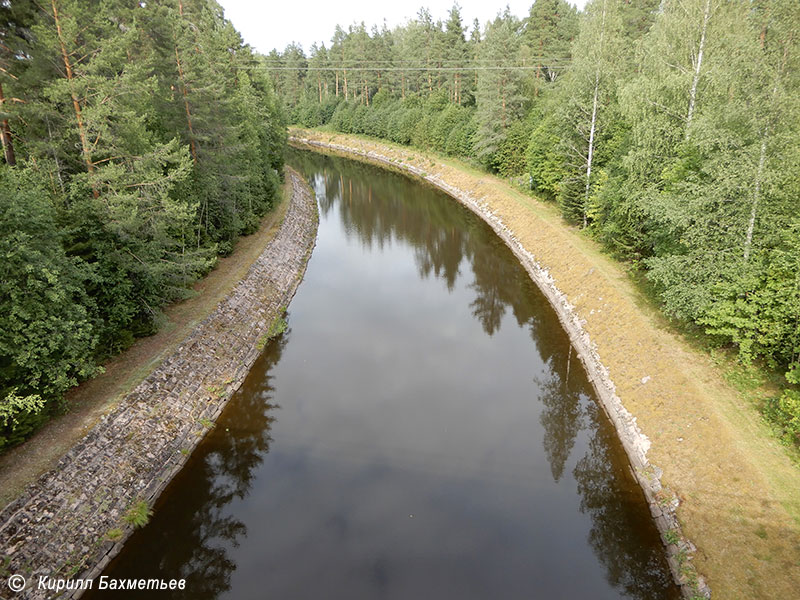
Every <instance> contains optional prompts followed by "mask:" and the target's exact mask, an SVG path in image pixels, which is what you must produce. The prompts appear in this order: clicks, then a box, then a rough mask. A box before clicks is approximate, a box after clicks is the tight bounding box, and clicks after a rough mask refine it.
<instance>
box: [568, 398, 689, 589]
mask: <svg viewBox="0 0 800 600" xmlns="http://www.w3.org/2000/svg"><path fill="white" fill-rule="evenodd" d="M586 413H587V417H588V420H589V426H588V430H589V431H591V432H592V436H591V439H590V441H589V447H588V450H587V452H586V454H585V455H584V456H583V458H581V459H580V460H579V461H578V463H577V465H576V466H575V469H574V470H573V475H574V477H575V480H576V481H577V482H578V493H579V494H580V496H581V511H582V512H584V513H588V514H589V516H590V517H591V519H592V529H591V531H590V533H589V543H590V544H591V545H592V548H593V550H594V552H595V554H596V555H597V557H598V559H599V560H600V561H602V563H603V564H604V565H605V567H606V570H607V572H608V580H609V582H610V583H611V584H612V585H614V586H615V587H617V588H619V589H621V590H623V591H624V593H625V595H626V596H628V597H630V598H635V599H637V600H655V599H659V598H664V599H666V598H678V597H679V595H678V592H677V589H676V588H675V586H674V584H673V583H672V578H671V576H670V574H669V571H668V569H667V566H666V559H665V556H664V550H663V548H662V546H661V544H660V542H659V540H658V535H657V533H655V527H654V526H653V523H652V521H651V519H650V513H649V511H648V509H647V508H646V504H645V503H644V499H643V494H642V491H641V489H640V488H639V487H638V485H637V484H636V482H635V481H634V480H633V476H632V475H630V474H629V473H628V471H627V459H626V458H625V457H624V454H623V451H622V449H621V448H619V443H618V441H617V440H616V439H615V433H614V430H613V428H612V426H611V425H610V424H609V423H608V421H607V419H606V418H605V415H604V414H602V409H601V408H600V407H599V406H598V404H597V403H596V402H590V403H587V404H586Z"/></svg>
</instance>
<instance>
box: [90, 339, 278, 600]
mask: <svg viewBox="0 0 800 600" xmlns="http://www.w3.org/2000/svg"><path fill="white" fill-rule="evenodd" d="M288 336H289V332H286V333H284V334H283V335H282V336H280V337H279V338H277V339H275V340H273V341H272V342H271V343H270V345H269V346H268V348H267V350H266V351H265V352H264V354H263V355H262V356H261V358H259V359H258V361H257V362H256V364H255V365H254V367H253V370H252V373H253V374H255V376H251V377H248V379H247V381H246V382H245V384H244V386H243V387H242V389H241V390H240V391H239V392H237V393H236V394H235V395H234V397H233V399H232V400H231V403H230V404H229V405H228V407H227V408H226V410H225V411H224V412H223V414H222V416H221V417H220V419H219V420H218V421H217V424H216V426H215V428H214V429H213V430H212V431H211V432H210V433H209V435H208V437H207V438H206V439H205V440H204V441H203V442H202V444H201V445H200V446H199V447H198V448H197V449H196V450H195V452H194V453H193V454H192V457H191V459H190V463H191V467H189V468H186V469H184V470H183V471H181V473H179V474H178V476H177V477H176V478H175V480H174V481H173V482H172V483H171V484H170V486H169V487H168V488H167V490H166V492H165V494H164V496H163V497H162V500H161V501H160V502H159V503H158V506H157V510H156V511H155V514H154V516H153V518H152V520H151V521H150V523H149V524H148V525H147V526H146V527H145V528H144V529H142V530H140V531H138V532H137V533H136V534H135V535H134V537H133V538H132V539H131V541H130V542H129V543H128V544H127V545H126V546H125V548H124V549H123V552H122V554H121V555H120V556H119V558H118V559H117V560H115V561H114V562H113V563H112V564H111V566H110V568H109V569H107V570H106V572H105V573H104V574H105V575H109V576H110V577H129V578H141V577H145V578H151V577H162V578H165V579H173V578H176V579H180V578H185V579H186V580H187V581H186V589H185V590H182V591H181V590H173V591H170V592H159V595H161V596H163V597H164V598H172V599H181V598H187V599H188V598H192V599H195V598H203V599H211V598H216V597H217V596H219V595H220V594H221V593H223V592H225V591H227V590H228V589H230V578H231V574H232V573H233V571H234V570H235V569H236V563H235V562H234V561H233V560H231V558H230V557H229V556H228V552H227V550H228V548H231V547H236V546H238V545H239V542H240V540H241V539H242V538H243V537H246V535H247V529H246V527H245V525H244V523H242V522H241V521H240V520H239V519H237V518H236V517H234V516H232V515H231V514H229V506H228V505H229V504H230V503H231V502H232V501H233V500H234V499H235V498H244V497H245V496H246V495H247V494H248V493H249V491H250V488H251V484H252V481H253V477H254V472H255V470H256V468H257V467H258V466H259V465H260V464H261V463H262V461H263V460H264V456H265V455H266V454H267V453H268V452H269V445H270V442H271V441H272V438H271V437H270V427H271V425H272V423H273V421H274V420H275V416H274V411H275V409H276V408H277V406H276V405H275V404H272V403H271V399H272V397H273V392H274V389H273V386H272V377H271V376H270V375H268V373H269V371H270V370H271V368H272V367H273V366H274V365H275V364H277V362H278V361H279V359H280V356H281V352H282V350H283V348H284V347H285V345H286V343H287V340H288ZM94 594H95V593H92V594H89V595H87V596H84V597H85V598H93V597H95V596H94ZM97 595H98V596H99V595H101V593H100V592H97ZM151 595H152V594H151V593H149V592H146V591H127V592H126V597H131V598H149V597H150V596H151Z"/></svg>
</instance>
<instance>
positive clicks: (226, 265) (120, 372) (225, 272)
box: [0, 178, 291, 507]
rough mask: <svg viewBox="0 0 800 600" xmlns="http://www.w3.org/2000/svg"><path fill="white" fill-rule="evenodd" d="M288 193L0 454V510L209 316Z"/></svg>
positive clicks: (266, 234) (271, 228)
mask: <svg viewBox="0 0 800 600" xmlns="http://www.w3.org/2000/svg"><path fill="white" fill-rule="evenodd" d="M290 193H291V185H290V184H289V180H288V178H287V180H286V183H285V184H284V186H283V188H282V190H281V193H280V196H279V198H278V200H279V203H278V205H277V206H276V207H275V208H274V209H273V210H272V211H270V212H269V213H267V215H266V216H265V217H264V218H263V219H262V221H261V226H260V227H259V229H258V231H257V232H255V233H254V234H252V235H249V236H246V237H242V238H241V239H239V241H238V242H237V244H236V247H235V249H234V251H233V252H232V253H231V254H230V255H229V256H226V257H223V258H220V259H219V261H218V264H217V266H216V267H215V268H214V270H212V271H211V272H210V273H209V274H208V275H206V276H205V277H204V278H203V279H201V280H199V281H198V282H197V283H195V285H194V286H193V288H192V289H193V290H194V292H195V293H194V295H193V296H192V297H191V298H188V299H187V300H183V301H181V302H177V303H175V304H172V305H171V306H168V307H167V308H166V309H165V310H164V317H165V318H164V324H163V326H162V327H161V328H160V329H159V331H158V332H157V333H156V334H155V335H152V336H150V337H146V338H141V339H138V340H136V342H135V343H134V344H133V345H132V346H131V347H130V348H128V349H127V350H126V351H124V352H122V353H121V354H118V355H117V356H115V357H114V358H112V359H111V360H109V361H108V362H107V363H105V364H104V365H103V368H104V369H105V372H104V373H102V374H100V375H98V376H97V377H95V378H94V379H90V380H88V381H85V382H83V383H82V384H81V385H79V386H77V387H76V388H73V389H72V390H70V392H68V394H67V398H66V399H67V403H68V405H69V407H70V409H69V411H68V412H67V413H66V414H63V415H60V416H58V417H56V418H54V419H52V420H51V421H50V422H49V423H47V424H46V425H45V426H44V427H43V428H42V429H41V430H39V431H38V432H37V433H36V434H35V435H34V436H33V437H32V438H31V439H29V440H28V441H26V442H25V443H23V444H21V445H19V446H16V447H14V448H11V449H9V450H7V451H6V452H4V453H3V454H0V507H2V506H5V505H6V504H7V503H8V502H10V501H11V500H13V499H14V498H16V497H17V496H18V495H19V494H20V493H21V492H22V491H23V490H24V488H25V487H26V486H27V485H28V484H29V483H31V482H33V481H35V480H36V479H37V478H38V477H39V476H40V475H41V474H43V473H45V472H46V471H48V470H50V469H52V468H53V467H54V466H55V465H56V464H57V463H58V460H59V459H60V458H61V456H63V455H64V454H65V453H66V452H67V450H68V449H69V448H70V447H72V446H73V445H74V444H75V443H77V442H78V441H79V440H80V439H81V438H82V437H83V436H84V435H85V434H86V433H87V432H88V431H89V430H90V429H91V428H92V427H93V426H94V425H95V424H96V423H97V422H98V421H99V420H100V419H101V418H102V417H103V415H105V414H108V413H109V412H110V411H111V410H112V409H113V408H114V407H115V406H116V404H117V402H118V401H119V400H120V399H121V398H122V397H123V396H124V395H125V394H126V393H127V392H129V391H130V390H132V389H133V388H134V387H136V386H137V385H138V384H139V382H140V381H142V380H143V379H144V378H145V377H147V375H148V374H149V373H150V372H151V371H152V370H153V369H155V368H156V367H157V366H158V365H159V364H160V363H161V361H162V360H163V359H164V358H166V357H167V356H169V354H170V353H171V352H172V351H173V350H174V349H175V348H176V347H177V346H178V345H179V344H180V343H181V342H182V341H183V340H184V339H185V338H186V337H187V336H188V335H189V333H190V332H191V331H192V329H193V328H194V327H195V325H197V323H199V322H200V321H202V320H203V319H205V318H206V317H207V316H208V315H209V314H211V312H212V311H213V310H214V308H215V307H216V306H217V304H219V302H220V301H221V300H222V299H223V298H225V297H226V296H227V295H228V293H230V291H231V290H232V289H233V287H234V286H235V285H236V284H237V283H238V282H239V281H240V280H241V279H242V278H243V277H244V276H245V275H246V274H247V271H248V270H249V269H250V266H251V265H252V264H253V262H254V261H255V260H256V258H258V256H259V255H260V254H261V251H262V250H263V249H264V247H265V246H266V245H267V243H268V242H269V241H270V240H271V239H272V238H273V237H274V236H275V234H276V233H277V231H278V228H279V227H280V224H281V222H282V221H283V218H284V216H285V214H286V209H287V207H288V205H289V203H288V202H286V199H287V198H288V194H290Z"/></svg>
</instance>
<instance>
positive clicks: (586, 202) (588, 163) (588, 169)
mask: <svg viewBox="0 0 800 600" xmlns="http://www.w3.org/2000/svg"><path fill="white" fill-rule="evenodd" d="M599 91H600V73H598V72H596V73H595V76H594V99H593V100H592V124H591V127H590V128H589V153H588V155H587V157H586V190H585V192H584V198H583V227H584V229H585V228H586V225H587V218H586V210H587V208H588V206H589V187H590V185H591V181H592V159H593V158H594V133H595V130H596V129H597V95H598V92H599Z"/></svg>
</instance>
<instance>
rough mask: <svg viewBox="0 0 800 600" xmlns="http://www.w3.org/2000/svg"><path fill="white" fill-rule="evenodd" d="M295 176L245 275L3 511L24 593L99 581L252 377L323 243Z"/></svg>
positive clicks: (1, 545) (10, 555)
mask: <svg viewBox="0 0 800 600" xmlns="http://www.w3.org/2000/svg"><path fill="white" fill-rule="evenodd" d="M287 177H289V178H290V181H291V189H292V193H291V198H290V199H289V200H288V201H289V202H290V204H289V207H288V210H287V213H286V216H285V218H284V220H283V222H282V224H281V226H280V229H279V230H278V233H277V234H276V236H275V237H274V238H273V239H272V240H271V241H270V242H269V243H268V244H267V246H266V247H265V248H264V250H263V252H262V253H261V254H260V256H259V257H258V259H257V260H256V261H255V262H254V263H253V265H252V266H251V268H250V270H249V271H248V273H247V275H246V276H245V277H244V279H242V280H241V281H240V282H239V283H238V284H237V285H236V287H235V288H234V289H233V291H231V293H230V294H229V295H228V296H227V297H226V298H225V299H224V300H223V301H222V302H221V303H220V304H219V305H218V306H217V308H216V309H215V310H214V311H213V312H212V313H211V315H209V317H208V318H206V319H205V320H204V321H202V322H201V323H200V324H199V325H198V326H197V327H196V328H195V330H194V331H193V332H192V333H191V335H189V337H188V338H187V339H186V340H185V341H184V342H183V343H182V344H181V345H180V346H179V347H178V348H177V349H176V350H175V352H174V353H173V354H172V355H171V356H169V357H168V358H167V359H165V360H164V361H163V363H162V364H161V365H160V366H159V367H157V368H156V369H155V370H154V371H153V372H152V373H151V374H150V375H149V376H148V377H147V378H146V379H145V380H144V381H142V383H141V384H139V385H138V386H137V387H136V388H135V389H134V390H133V391H131V392H130V393H129V394H128V395H127V396H126V397H125V398H124V399H122V400H121V401H120V403H119V405H118V406H117V408H116V409H114V411H113V412H111V413H110V414H109V415H108V416H107V417H105V418H104V419H103V420H102V421H101V422H100V423H99V424H98V425H97V426H96V427H94V429H92V430H91V431H90V432H89V434H87V435H86V437H85V438H84V439H83V440H81V442H80V443H78V444H77V445H76V446H75V447H73V448H72V449H71V450H70V451H69V452H68V453H67V454H66V455H65V456H64V457H63V458H62V459H61V460H60V461H59V463H58V466H57V467H56V468H55V469H53V470H52V471H50V472H48V473H46V474H45V475H43V476H42V477H41V478H40V479H39V481H37V482H36V483H34V484H32V485H31V486H29V487H28V489H27V490H26V491H25V493H23V494H22V496H20V497H19V498H18V499H17V500H15V501H14V502H12V503H11V504H9V505H8V506H6V508H5V509H4V510H3V511H2V512H1V513H0V552H2V557H3V559H2V562H1V563H0V566H2V567H3V571H4V573H3V579H5V577H7V576H10V575H11V574H19V575H22V576H24V577H25V578H26V579H27V587H26V588H25V590H23V591H22V592H20V593H18V594H14V597H19V598H26V599H28V598H30V599H39V598H47V597H48V596H49V594H48V593H47V592H46V591H39V590H36V589H35V587H36V586H35V584H36V582H37V581H38V577H39V576H47V577H52V578H61V577H64V578H66V577H76V578H93V577H96V576H98V575H99V574H100V573H101V572H102V570H103V569H104V568H105V566H106V565H107V564H108V562H109V561H110V560H111V558H112V557H113V556H115V555H116V554H117V553H118V552H119V550H120V548H121V547H122V544H123V543H124V541H125V540H126V539H127V537H128V536H129V535H130V533H131V531H132V527H131V525H130V524H128V521H129V520H131V519H130V518H129V519H127V520H126V516H128V515H131V516H132V513H131V511H134V512H135V511H136V508H137V507H138V508H139V509H140V511H141V509H142V508H144V506H145V504H143V503H146V506H148V507H149V506H152V504H153V502H154V501H155V499H156V498H157V497H158V495H159V494H160V493H161V492H162V491H163V489H164V488H165V487H166V485H167V483H168V482H169V481H170V480H171V479H172V478H173V477H174V476H175V474H176V473H177V472H178V471H179V470H180V469H181V467H182V466H183V464H184V463H185V462H186V460H187V459H188V457H189V455H190V454H191V451H192V450H193V449H194V448H195V447H196V446H197V444H199V443H200V441H201V440H202V438H203V436H204V435H205V433H206V431H208V429H209V427H211V426H213V422H214V421H215V420H216V418H217V417H218V416H219V414H220V413H221V411H222V409H223V408H224V406H225V405H226V404H227V402H228V400H229V399H230V397H231V396H232V395H233V393H234V392H235V391H236V390H237V389H238V388H239V386H240V385H241V383H242V382H243V381H244V378H245V377H246V375H247V373H248V371H249V370H250V367H251V366H252V364H253V362H254V361H255V360H256V358H257V357H258V355H259V354H260V352H261V349H262V348H263V344H264V342H265V341H266V339H267V336H268V335H269V332H270V328H271V326H272V324H273V322H274V321H275V320H276V319H278V318H280V317H281V315H282V314H283V311H284V310H285V307H286V306H287V305H288V303H289V302H290V300H291V299H292V297H293V295H294V293H295V290H296V289H297V286H298V285H299V283H300V281H301V280H302V276H303V273H304V272H305V267H306V264H307V262H308V258H309V257H310V255H311V251H312V249H313V246H314V241H315V239H316V231H317V224H318V216H317V210H316V200H315V198H314V195H313V192H312V191H311V189H310V188H309V187H308V185H307V184H306V183H305V182H304V181H303V179H302V178H301V177H300V176H299V175H298V174H297V173H295V172H294V171H292V170H290V169H287ZM110 532H111V535H109V533H110ZM109 538H113V539H109ZM6 593H10V592H9V590H7V589H4V590H3V592H2V594H3V596H2V597H5V594H6ZM79 595H80V592H73V593H70V594H68V595H67V596H66V597H77V596H79Z"/></svg>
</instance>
